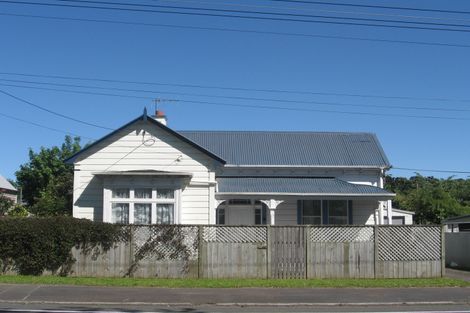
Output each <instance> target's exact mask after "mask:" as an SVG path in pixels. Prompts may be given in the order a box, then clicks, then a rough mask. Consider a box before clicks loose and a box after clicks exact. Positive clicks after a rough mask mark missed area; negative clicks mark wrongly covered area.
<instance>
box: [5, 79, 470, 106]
mask: <svg viewBox="0 0 470 313" xmlns="http://www.w3.org/2000/svg"><path fill="white" fill-rule="evenodd" d="M0 81H6V82H13V83H25V84H36V85H49V86H60V87H74V88H86V89H98V90H113V91H124V92H138V93H151V94H156V93H161V94H174V95H180V96H196V97H208V98H219V99H235V100H249V101H263V102H281V103H296V104H315V105H325V106H347V107H367V108H381V109H382V108H385V109H402V110H421V111H443V112H470V109H456V108H448V107H446V108H436V107H423V106H420V107H418V106H402V105H375V104H356V103H343V102H331V101H312V100H292V99H278V98H259V97H247V96H221V95H212V94H198V93H188V92H178V91H168V90H145V89H131V88H120V87H101V86H91V85H78V84H63V83H53V82H43V81H27V80H17V79H3V78H0ZM130 97H132V96H130Z"/></svg>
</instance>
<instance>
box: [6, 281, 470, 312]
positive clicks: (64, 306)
mask: <svg viewBox="0 0 470 313" xmlns="http://www.w3.org/2000/svg"><path fill="white" fill-rule="evenodd" d="M28 310H29V311H28ZM34 310H46V311H47V310H61V312H64V313H65V312H71V311H80V312H92V311H119V312H190V313H193V312H194V313H198V312H312V311H315V312H366V311H367V312H403V311H405V312H410V311H422V312H440V311H442V312H444V311H447V312H448V311H449V310H451V311H454V312H468V313H470V288H367V289H363V288H313V289H296V288H289V289H283V288H236V289H235V288H224V289H206V288H178V289H170V288H122V287H89V286H43V285H8V284H0V312H41V311H34ZM46 311H42V312H46ZM47 312H50V311H47ZM56 312H57V311H56Z"/></svg>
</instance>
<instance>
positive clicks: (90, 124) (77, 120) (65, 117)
mask: <svg viewBox="0 0 470 313" xmlns="http://www.w3.org/2000/svg"><path fill="white" fill-rule="evenodd" d="M0 93H2V94H4V95H6V96H8V97H10V98H13V99H15V100H17V101H20V102H22V103H25V104H27V105H30V106H32V107H34V108H36V109H38V110H41V111H44V112H47V113H49V114H52V115H55V116H59V117H61V118H64V119H67V120H70V121H74V122H77V123H80V124H84V125H87V126H93V127H96V128H101V129H106V130H112V128H109V127H105V126H101V125H98V124H93V123H89V122H86V121H83V120H80V119H77V118H74V117H71V116H68V115H65V114H62V113H59V112H56V111H53V110H51V109H48V108H45V107H43V106H40V105H37V104H35V103H32V102H31V101H28V100H25V99H23V98H20V97H18V96H15V95H13V94H11V93H9V92H6V91H5V90H0Z"/></svg>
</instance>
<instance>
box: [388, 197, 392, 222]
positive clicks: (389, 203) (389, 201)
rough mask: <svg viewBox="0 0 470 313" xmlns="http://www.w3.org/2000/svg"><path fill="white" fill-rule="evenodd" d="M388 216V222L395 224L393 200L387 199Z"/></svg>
mask: <svg viewBox="0 0 470 313" xmlns="http://www.w3.org/2000/svg"><path fill="white" fill-rule="evenodd" d="M387 216H388V224H389V225H392V224H393V216H392V200H387Z"/></svg>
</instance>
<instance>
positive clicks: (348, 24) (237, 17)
mask: <svg viewBox="0 0 470 313" xmlns="http://www.w3.org/2000/svg"><path fill="white" fill-rule="evenodd" d="M0 3H9V4H20V5H37V6H52V7H66V8H82V9H100V10H116V11H130V12H145V13H158V14H173V15H185V16H204V17H221V18H232V19H233V18H235V19H250V20H266V21H281V22H299V23H316V24H332V25H346V26H362V27H379V28H380V27H381V28H394V29H411V30H430V31H448V32H462V33H469V32H470V30H466V29H455V28H439V27H418V26H405V25H387V24H371V23H351V22H339V21H324V20H310V19H308V20H305V19H294V18H277V17H262V16H246V15H234V14H215V13H196V12H182V11H164V10H147V9H129V8H117V7H109V6H107V7H99V6H91V5H68V4H67V5H66V4H57V3H37V2H27V1H8V0H1V1H0ZM322 18H334V17H327V16H325V17H322ZM335 19H346V18H341V17H336V18H335ZM409 23H412V22H409ZM420 24H423V23H420ZM442 26H446V25H444V24H443V25H442ZM467 27H469V26H467Z"/></svg>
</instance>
